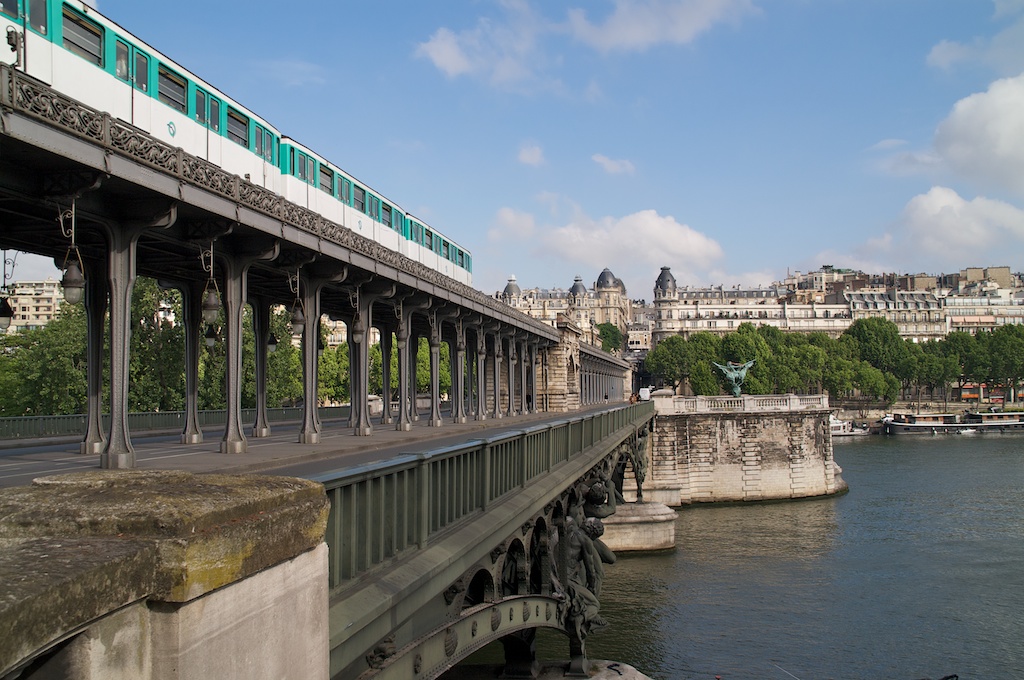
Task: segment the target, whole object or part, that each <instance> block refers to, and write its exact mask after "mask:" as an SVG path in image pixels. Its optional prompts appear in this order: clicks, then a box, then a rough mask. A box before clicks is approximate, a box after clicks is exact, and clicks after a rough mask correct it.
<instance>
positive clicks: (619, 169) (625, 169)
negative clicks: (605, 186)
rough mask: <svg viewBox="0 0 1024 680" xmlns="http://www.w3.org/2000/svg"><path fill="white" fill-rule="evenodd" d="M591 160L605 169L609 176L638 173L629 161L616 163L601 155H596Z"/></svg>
mask: <svg viewBox="0 0 1024 680" xmlns="http://www.w3.org/2000/svg"><path fill="white" fill-rule="evenodd" d="M590 159H591V160H592V161H594V162H595V163H597V164H598V165H600V166H601V167H602V168H604V171H605V172H607V173H608V174H609V175H622V174H626V175H632V174H633V173H634V172H635V171H636V168H635V167H634V166H633V164H632V163H631V162H630V161H627V160H621V161H616V160H612V159H611V158H608V156H605V155H603V154H599V153H595V154H594V155H593V156H591V157H590Z"/></svg>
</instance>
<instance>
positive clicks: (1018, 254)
mask: <svg viewBox="0 0 1024 680" xmlns="http://www.w3.org/2000/svg"><path fill="white" fill-rule="evenodd" d="M1022 257H1024V210H1021V209H1020V208H1018V207H1016V206H1014V205H1011V204H1009V203H1006V202H1005V201H999V200H995V199H991V198H986V197H977V198H973V199H966V198H964V197H962V196H960V194H958V193H957V192H956V191H955V190H953V189H950V188H948V187H944V186H933V187H932V188H931V189H930V190H929V191H928V192H927V193H924V194H919V195H917V196H914V197H913V198H912V199H910V201H908V202H907V204H906V206H904V208H903V211H902V212H901V214H900V216H899V217H898V219H897V220H895V222H894V223H893V224H892V226H891V228H890V230H889V231H887V232H886V233H883V234H881V235H877V236H873V237H871V238H868V239H866V240H865V241H864V242H863V243H862V244H861V245H859V246H855V247H852V248H848V249H845V250H843V251H825V252H822V253H819V254H818V255H817V256H816V258H817V262H819V263H820V262H831V263H832V264H834V265H836V266H837V267H850V268H852V269H860V270H863V271H866V272H882V271H902V272H907V271H924V272H930V273H939V272H943V271H946V272H948V271H955V270H959V269H960V268H961V267H963V266H964V263H966V262H987V263H1000V264H1002V263H1013V262H1018V261H1020V259H1021V258H1022Z"/></svg>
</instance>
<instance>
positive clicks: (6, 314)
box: [0, 250, 18, 331]
mask: <svg viewBox="0 0 1024 680" xmlns="http://www.w3.org/2000/svg"><path fill="white" fill-rule="evenodd" d="M16 259H18V255H17V254H15V255H14V257H13V258H8V257H7V251H6V250H5V251H4V275H3V277H4V278H3V286H2V287H0V295H3V297H2V298H0V331H6V330H7V329H8V328H10V327H11V319H13V318H14V308H13V307H11V303H10V302H9V301H8V300H7V296H8V295H13V294H14V291H13V290H10V289H8V288H7V279H8V276H14V261H15V260H16ZM8 266H9V267H10V274H8V269H7V267H8Z"/></svg>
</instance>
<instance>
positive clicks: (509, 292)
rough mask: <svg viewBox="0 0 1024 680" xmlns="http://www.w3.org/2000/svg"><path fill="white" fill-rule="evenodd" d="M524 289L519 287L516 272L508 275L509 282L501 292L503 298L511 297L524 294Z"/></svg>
mask: <svg viewBox="0 0 1024 680" xmlns="http://www.w3.org/2000/svg"><path fill="white" fill-rule="evenodd" d="M522 294H523V291H522V290H520V289H519V284H517V283H516V277H515V274H513V275H512V276H510V277H508V283H507V284H505V291H504V292H503V293H502V294H501V296H502V297H503V298H506V299H507V298H510V297H516V296H519V295H522Z"/></svg>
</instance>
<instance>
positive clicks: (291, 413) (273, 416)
mask: <svg viewBox="0 0 1024 680" xmlns="http://www.w3.org/2000/svg"><path fill="white" fill-rule="evenodd" d="M348 409H349V407H348V406H321V407H320V419H321V420H335V419H338V418H347V417H348ZM255 420H256V409H252V408H245V409H242V422H254V421H255ZM267 420H268V421H270V422H272V423H282V422H289V421H296V420H302V407H301V406H290V407H283V408H268V409H267ZM226 422H227V412H226V411H224V410H212V411H200V412H199V427H206V426H208V425H224V424H225V423H226ZM103 427H104V428H108V427H110V415H109V414H104V415H103ZM128 427H129V429H130V430H131V431H132V432H153V431H160V430H167V431H181V430H183V429H184V427H185V412H184V411H158V412H149V413H146V412H139V413H129V414H128ZM85 429H86V416H85V414H82V413H77V414H73V415H65V416H22V417H16V418H0V440H4V439H37V438H41V437H71V436H76V435H81V434H82V433H84V432H85Z"/></svg>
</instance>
